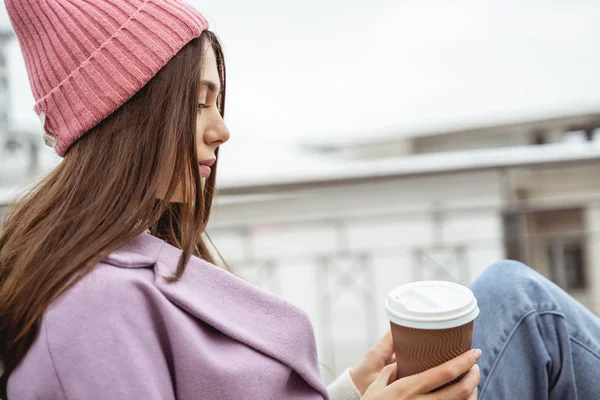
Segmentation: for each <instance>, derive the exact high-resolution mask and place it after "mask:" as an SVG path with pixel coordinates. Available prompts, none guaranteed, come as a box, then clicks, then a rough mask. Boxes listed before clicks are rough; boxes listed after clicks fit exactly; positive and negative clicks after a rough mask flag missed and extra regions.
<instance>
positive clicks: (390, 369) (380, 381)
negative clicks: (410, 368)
mask: <svg viewBox="0 0 600 400" xmlns="http://www.w3.org/2000/svg"><path fill="white" fill-rule="evenodd" d="M397 376H398V366H397V365H396V363H393V364H388V365H386V366H385V367H384V368H383V369H382V370H381V372H380V373H379V375H378V376H377V379H375V381H374V382H373V383H372V384H371V386H369V391H374V392H375V393H377V392H379V391H380V390H383V389H384V388H385V387H386V386H387V385H389V384H390V383H392V382H393V381H395V380H396V378H397Z"/></svg>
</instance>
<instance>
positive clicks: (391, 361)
mask: <svg viewBox="0 0 600 400" xmlns="http://www.w3.org/2000/svg"><path fill="white" fill-rule="evenodd" d="M396 361H397V360H396V353H392V356H391V357H390V359H389V360H388V364H391V363H395V362H396Z"/></svg>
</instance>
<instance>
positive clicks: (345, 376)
mask: <svg viewBox="0 0 600 400" xmlns="http://www.w3.org/2000/svg"><path fill="white" fill-rule="evenodd" d="M327 391H328V392H329V397H330V399H331V400H360V391H359V390H358V389H357V387H356V385H355V384H354V381H353V380H352V377H351V376H350V368H348V369H347V370H345V371H344V372H343V373H342V374H341V375H340V376H338V377H337V379H336V380H335V381H333V383H331V384H330V385H329V386H328V387H327Z"/></svg>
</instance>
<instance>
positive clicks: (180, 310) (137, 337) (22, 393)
mask: <svg viewBox="0 0 600 400" xmlns="http://www.w3.org/2000/svg"><path fill="white" fill-rule="evenodd" d="M180 255H181V250H179V249H177V248H176V247H174V246H171V245H169V244H168V243H166V242H164V241H163V240H161V239H158V238H156V237H154V236H152V235H150V234H148V233H143V234H141V235H140V236H138V237H137V238H135V239H134V240H133V241H132V242H131V243H130V244H128V245H127V246H125V247H123V248H121V249H120V250H118V251H116V252H114V253H112V254H111V255H110V256H109V257H108V258H106V259H105V260H104V261H103V262H102V263H100V264H98V266H97V267H96V268H95V269H94V270H93V271H92V272H91V273H89V274H88V275H87V276H85V277H84V278H83V279H82V280H81V281H79V282H78V283H77V284H75V285H74V286H73V287H72V288H71V289H69V290H68V291H67V292H66V293H65V294H64V295H63V296H61V297H60V298H59V299H57V300H56V301H55V302H54V303H53V304H52V305H51V306H50V308H49V309H48V310H47V311H46V313H45V314H44V318H43V321H42V325H41V328H40V332H39V335H38V337H37V339H36V341H35V343H34V344H33V346H32V347H31V349H30V350H29V352H28V353H27V355H26V356H25V358H24V359H23V361H22V362H21V363H20V364H19V366H18V367H17V369H15V371H14V372H13V373H12V375H11V376H10V377H9V381H8V398H9V399H11V400H12V399H24V400H33V399H46V400H53V399H57V400H58V399H61V400H62V399H88V400H95V399H112V400H118V399H145V400H152V399H157V400H158V399H160V400H164V399H175V398H177V399H182V400H186V399H190V400H191V399H194V400H195V399H211V400H219V399H247V400H252V399H257V400H258V399H260V400H265V399H278V400H281V399H323V398H324V399H327V398H328V395H327V391H326V387H325V385H324V384H323V382H322V381H321V377H320V374H319V368H318V362H317V353H316V346H315V339H314V334H313V329H312V326H311V323H310V320H309V318H308V317H307V315H306V314H305V313H304V312H302V311H301V310H300V309H298V308H296V307H294V306H293V305H291V304H289V303H287V302H285V301H283V300H282V299H280V298H278V297H276V296H273V295H271V294H269V293H267V292H265V291H263V290H261V289H258V288H256V287H255V286H252V285H251V284H249V283H247V282H245V281H244V280H242V279H239V278H238V277H236V276H235V275H233V274H231V273H229V272H227V271H224V270H222V269H220V268H217V267H215V266H213V265H212V264H209V263H207V262H205V261H203V260H201V259H199V258H197V257H192V259H191V260H190V262H189V264H188V266H187V269H186V271H185V273H184V275H183V277H182V278H181V279H180V280H179V281H178V282H175V283H168V282H167V281H166V280H165V279H164V278H163V276H168V275H171V274H172V273H173V272H174V271H175V268H176V266H177V261H178V260H179V257H180Z"/></svg>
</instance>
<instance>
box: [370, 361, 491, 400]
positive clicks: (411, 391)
mask: <svg viewBox="0 0 600 400" xmlns="http://www.w3.org/2000/svg"><path fill="white" fill-rule="evenodd" d="M480 356H481V352H480V351H476V350H469V351H468V352H466V353H464V354H462V355H460V356H458V357H456V358H455V359H452V360H450V361H448V362H446V363H444V364H442V365H440V366H439V367H435V368H432V369H429V370H427V371H425V372H422V373H420V374H417V375H412V376H407V377H405V378H402V379H398V380H396V377H397V374H398V371H397V367H396V364H395V363H394V364H391V365H388V366H386V367H385V368H384V369H383V370H382V371H381V373H380V374H379V376H378V377H377V379H375V382H373V384H372V385H371V386H369V389H367V391H366V393H365V394H364V396H363V397H362V398H361V399H362V400H474V399H477V385H478V384H479V380H480V375H479V367H478V366H477V365H476V364H475V363H476V362H477V360H479V357H480ZM467 371H468V372H469V373H468V374H467V375H465V377H463V378H462V379H461V380H460V381H459V382H457V383H455V384H452V385H449V386H446V387H445V388H443V389H442V390H439V391H436V392H434V393H430V392H431V391H432V390H434V389H436V388H438V387H440V386H443V385H445V384H447V383H448V382H452V381H453V380H454V379H456V378H458V377H459V376H461V375H462V374H463V373H465V372H467Z"/></svg>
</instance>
